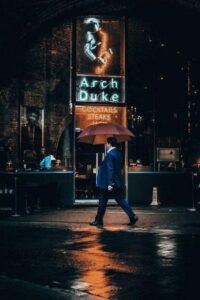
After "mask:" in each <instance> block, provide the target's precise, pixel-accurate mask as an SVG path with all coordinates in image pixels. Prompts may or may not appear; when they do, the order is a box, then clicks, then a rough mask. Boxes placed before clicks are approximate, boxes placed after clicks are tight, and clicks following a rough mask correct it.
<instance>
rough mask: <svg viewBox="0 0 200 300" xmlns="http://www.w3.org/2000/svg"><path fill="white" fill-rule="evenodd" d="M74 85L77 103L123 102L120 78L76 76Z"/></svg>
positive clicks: (121, 80)
mask: <svg viewBox="0 0 200 300" xmlns="http://www.w3.org/2000/svg"><path fill="white" fill-rule="evenodd" d="M76 84H77V86H76V91H77V94H76V101H78V102H101V103H102V102H103V103H120V102H123V99H122V90H123V79H122V78H120V77H114V76H113V77H94V76H77V82H76Z"/></svg>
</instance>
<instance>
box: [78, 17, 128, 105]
mask: <svg viewBox="0 0 200 300" xmlns="http://www.w3.org/2000/svg"><path fill="white" fill-rule="evenodd" d="M124 48H125V47H124V20H123V18H111V17H101V16H88V17H79V18H78V19H77V23H76V102H82V103H83V102H92V103H101V104H103V103H113V104H116V103H123V102H125V60H124Z"/></svg>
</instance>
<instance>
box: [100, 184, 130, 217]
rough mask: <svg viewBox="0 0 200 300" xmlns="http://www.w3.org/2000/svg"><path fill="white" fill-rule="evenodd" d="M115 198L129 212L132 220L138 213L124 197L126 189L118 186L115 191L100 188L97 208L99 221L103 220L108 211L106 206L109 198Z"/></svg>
mask: <svg viewBox="0 0 200 300" xmlns="http://www.w3.org/2000/svg"><path fill="white" fill-rule="evenodd" d="M111 197H112V198H114V199H115V201H116V202H117V203H118V204H119V205H120V206H121V208H122V209H123V210H124V212H125V213H126V214H127V216H128V217H129V219H130V220H132V219H134V218H135V216H136V214H135V212H134V211H133V210H132V208H131V207H130V205H129V204H128V202H127V201H126V200H125V199H124V189H123V188H116V189H114V191H113V192H109V191H108V190H107V189H103V188H99V205H98V210H97V215H96V218H95V220H97V221H98V222H103V217H104V215H105V212H106V206H107V202H108V199H110V198H111Z"/></svg>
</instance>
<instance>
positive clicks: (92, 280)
mask: <svg viewBox="0 0 200 300" xmlns="http://www.w3.org/2000/svg"><path fill="white" fill-rule="evenodd" d="M0 234H1V244H0V264H1V269H0V276H2V275H6V276H8V277H12V278H18V279H23V280H26V281H29V282H33V283H37V284H40V285H43V286H49V287H51V288H57V289H61V290H72V291H75V292H77V293H79V294H80V293H81V292H84V293H87V294H88V295H91V296H92V297H95V296H99V297H101V298H102V299H123V300H124V299H125V300H126V299H136V300H137V299H196V296H194V295H195V293H196V292H198V284H199V283H198V281H199V280H198V274H199V267H200V259H199V254H200V234H197V233H196V234H192V233H185V232H180V231H176V230H155V231H153V230H151V231H150V232H148V231H147V230H146V231H145V230H142V229H141V230H140V229H139V228H135V229H128V228H122V227H121V228H120V227H119V228H117V227H115V228H112V227H108V228H103V229H99V228H92V229H90V228H88V227H87V228H86V227H85V228H75V229H74V230H69V229H59V228H57V229H52V228H45V227H43V228H37V227H30V228H25V227H21V228H17V227H10V228H9V227H7V228H3V227H2V228H1V229H0Z"/></svg>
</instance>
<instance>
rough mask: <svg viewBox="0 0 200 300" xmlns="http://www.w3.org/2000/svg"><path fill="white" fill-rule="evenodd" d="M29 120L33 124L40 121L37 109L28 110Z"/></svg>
mask: <svg viewBox="0 0 200 300" xmlns="http://www.w3.org/2000/svg"><path fill="white" fill-rule="evenodd" d="M27 120H28V122H29V123H31V124H36V123H38V120H39V111H38V109H37V108H35V107H28V108H27Z"/></svg>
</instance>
